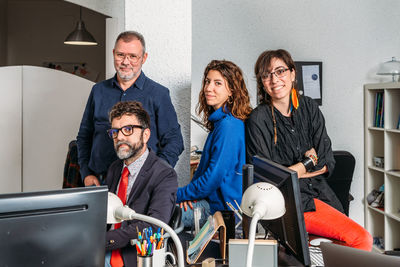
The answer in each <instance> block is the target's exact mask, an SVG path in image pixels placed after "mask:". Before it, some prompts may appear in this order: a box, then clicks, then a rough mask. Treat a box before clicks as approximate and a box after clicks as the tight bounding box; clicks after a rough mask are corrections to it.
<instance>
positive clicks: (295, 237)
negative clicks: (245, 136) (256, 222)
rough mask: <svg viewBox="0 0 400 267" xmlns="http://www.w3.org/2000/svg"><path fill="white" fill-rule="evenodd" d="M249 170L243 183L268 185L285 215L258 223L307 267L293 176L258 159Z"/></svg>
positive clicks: (282, 167) (305, 243) (306, 249)
mask: <svg viewBox="0 0 400 267" xmlns="http://www.w3.org/2000/svg"><path fill="white" fill-rule="evenodd" d="M253 168H254V169H253V171H251V172H246V173H249V175H254V179H252V178H251V177H246V178H244V180H246V179H247V181H253V180H254V182H267V183H271V184H273V185H275V186H276V187H278V188H279V189H280V190H281V192H282V194H283V197H284V199H285V207H286V213H285V215H283V216H282V217H281V218H279V219H276V220H269V221H266V220H264V221H260V223H261V225H262V226H263V227H264V228H265V229H266V231H268V232H270V233H271V234H272V236H273V237H274V238H275V239H276V240H277V241H278V242H279V243H280V244H281V245H283V246H284V247H285V248H286V250H287V251H288V252H289V253H290V254H292V255H294V256H295V257H296V258H297V259H298V260H299V261H300V262H301V263H303V264H304V265H306V266H309V265H311V261H310V254H309V250H308V234H307V232H306V227H305V223H304V216H303V212H302V209H301V195H300V188H299V181H298V178H297V173H296V172H295V171H292V170H290V169H288V168H286V167H284V166H282V165H279V164H277V163H275V162H273V161H270V160H267V159H265V158H261V157H258V156H254V157H253Z"/></svg>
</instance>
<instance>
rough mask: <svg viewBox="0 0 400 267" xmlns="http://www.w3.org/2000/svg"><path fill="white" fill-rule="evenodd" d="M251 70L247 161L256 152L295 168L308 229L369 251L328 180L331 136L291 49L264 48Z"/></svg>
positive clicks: (362, 232) (366, 237) (367, 236)
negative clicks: (299, 79) (301, 81)
mask: <svg viewBox="0 0 400 267" xmlns="http://www.w3.org/2000/svg"><path fill="white" fill-rule="evenodd" d="M255 74H256V78H257V89H258V96H259V100H260V104H259V105H258V107H257V108H256V109H254V110H253V112H252V113H251V115H250V117H249V119H248V120H247V122H246V149H247V160H248V161H249V162H251V157H252V156H254V155H259V156H262V157H264V158H267V159H270V160H272V161H274V162H277V163H279V164H281V165H284V166H287V167H288V168H290V169H292V170H294V171H296V172H297V175H298V177H299V184H300V191H301V195H302V206H303V211H304V220H305V224H306V230H307V232H309V233H311V234H315V235H319V236H325V237H328V238H334V239H337V240H341V241H344V242H346V243H347V245H349V246H351V247H355V248H359V249H364V250H371V248H372V237H371V235H370V234H369V233H368V232H367V231H366V230H365V229H364V228H362V227H361V226H360V225H358V224H357V223H356V222H354V221H353V220H351V219H350V218H348V217H347V216H346V215H344V214H343V213H342V212H343V207H342V205H341V203H340V201H339V200H338V199H337V197H336V195H335V193H334V192H333V191H332V189H331V188H330V187H329V186H328V184H327V182H326V178H327V177H328V176H329V174H330V173H331V172H332V171H333V169H334V167H335V160H334V158H333V153H332V147H331V140H330V138H329V136H328V134H327V131H326V128H325V120H324V116H323V115H322V113H321V111H320V110H319V108H318V105H317V104H316V103H315V101H314V100H312V99H311V98H309V97H306V96H299V95H298V92H297V89H296V68H295V65H294V62H293V59H292V58H291V56H290V54H289V53H288V52H287V51H285V50H283V49H279V50H273V51H272V50H271V51H265V52H263V53H262V54H261V55H260V56H259V57H258V59H257V62H256V64H255Z"/></svg>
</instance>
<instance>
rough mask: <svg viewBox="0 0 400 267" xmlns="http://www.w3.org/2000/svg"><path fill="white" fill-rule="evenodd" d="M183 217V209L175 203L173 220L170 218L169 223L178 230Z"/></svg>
mask: <svg viewBox="0 0 400 267" xmlns="http://www.w3.org/2000/svg"><path fill="white" fill-rule="evenodd" d="M181 219H182V209H181V208H180V207H179V206H177V205H175V207H174V211H173V213H172V217H171V220H169V223H168V225H169V226H170V227H171V228H172V229H174V230H175V231H176V230H177V229H178V228H179V226H181Z"/></svg>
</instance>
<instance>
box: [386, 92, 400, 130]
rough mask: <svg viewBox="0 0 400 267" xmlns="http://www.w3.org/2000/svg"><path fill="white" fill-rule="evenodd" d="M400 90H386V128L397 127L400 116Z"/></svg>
mask: <svg viewBox="0 0 400 267" xmlns="http://www.w3.org/2000/svg"><path fill="white" fill-rule="evenodd" d="M399 103H400V90H394V89H386V90H385V128H386V129H397V124H398V122H399V116H400V105H399Z"/></svg>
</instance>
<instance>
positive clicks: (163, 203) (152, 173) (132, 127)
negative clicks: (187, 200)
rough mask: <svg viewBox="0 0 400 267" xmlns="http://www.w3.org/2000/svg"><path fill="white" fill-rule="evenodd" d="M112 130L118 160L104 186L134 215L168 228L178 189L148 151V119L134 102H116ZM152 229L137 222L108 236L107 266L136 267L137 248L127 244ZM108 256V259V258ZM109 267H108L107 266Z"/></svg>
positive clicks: (124, 224) (170, 174) (119, 226)
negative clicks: (166, 225)
mask: <svg viewBox="0 0 400 267" xmlns="http://www.w3.org/2000/svg"><path fill="white" fill-rule="evenodd" d="M109 120H110V122H111V129H108V130H107V133H108V135H109V137H110V140H113V142H114V149H115V152H116V154H117V156H118V158H119V159H118V160H116V161H115V162H113V163H112V164H111V165H110V168H109V169H108V173H107V177H106V181H105V182H106V184H107V186H108V189H109V191H110V192H113V193H115V194H117V195H118V197H119V198H120V199H121V200H122V202H123V203H124V205H128V206H129V207H131V208H132V209H134V210H135V211H136V212H137V213H140V214H144V215H148V216H151V217H153V218H157V219H159V220H161V221H163V222H165V223H167V224H168V222H169V220H170V218H171V216H172V213H173V209H174V206H175V201H176V191H177V188H178V182H177V176H176V172H175V171H174V169H173V168H172V167H171V166H170V165H169V164H168V163H166V162H165V161H164V160H162V159H160V158H159V157H157V155H156V154H155V153H154V152H153V151H152V150H150V149H149V148H148V147H147V142H148V141H149V139H150V136H151V131H150V117H149V115H148V114H147V112H146V111H145V110H144V109H143V107H142V105H141V104H140V103H139V102H136V101H126V102H119V103H117V104H116V105H114V106H113V107H112V109H111V111H110V115H109ZM149 226H151V225H150V224H148V223H146V222H143V221H138V220H131V221H124V222H122V223H121V224H116V225H114V226H113V227H112V228H111V229H110V230H109V231H108V232H107V236H106V238H107V241H106V242H107V243H106V250H107V251H111V255H110V253H107V255H106V266H110V265H111V266H112V267H122V266H136V261H137V259H136V257H137V252H136V247H134V246H131V245H130V244H129V241H130V240H131V239H137V238H138V233H137V229H140V230H139V231H141V230H142V229H144V228H147V227H149ZM110 256H111V257H110ZM108 264H110V265H108Z"/></svg>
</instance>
